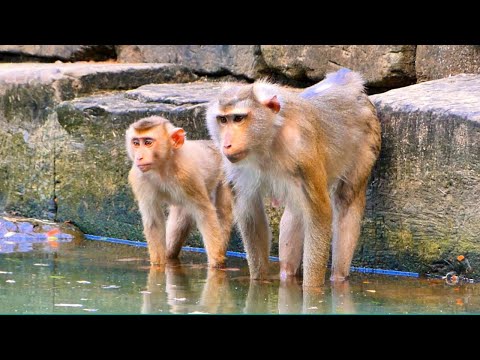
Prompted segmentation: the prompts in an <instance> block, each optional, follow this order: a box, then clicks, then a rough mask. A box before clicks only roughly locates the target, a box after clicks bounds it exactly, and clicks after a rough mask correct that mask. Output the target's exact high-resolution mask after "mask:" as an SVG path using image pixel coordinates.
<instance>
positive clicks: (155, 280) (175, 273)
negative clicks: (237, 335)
mask: <svg viewBox="0 0 480 360" xmlns="http://www.w3.org/2000/svg"><path fill="white" fill-rule="evenodd" d="M194 267H195V266H194ZM200 267H203V266H200ZM191 268H192V266H191V265H182V264H181V263H180V262H170V263H169V264H167V265H165V266H152V267H150V270H149V272H148V277H147V286H146V289H147V290H146V291H144V292H143V303H142V307H141V313H142V314H155V313H163V312H168V313H173V314H188V313H208V314H230V313H235V305H234V304H235V301H234V299H233V298H232V294H231V291H230V284H229V280H228V274H227V272H226V271H224V270H218V269H211V268H208V269H207V271H206V273H207V277H206V279H205V281H204V282H199V281H198V280H197V279H195V278H194V279H192V278H191V276H189V272H191ZM197 268H198V267H197ZM205 268H206V266H205ZM190 275H191V274H190ZM199 283H203V287H202V289H201V291H200V292H199V291H197V289H196V287H197V286H196V285H198V284H199ZM192 295H198V296H192Z"/></svg>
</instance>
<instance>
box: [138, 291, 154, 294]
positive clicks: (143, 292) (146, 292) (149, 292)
mask: <svg viewBox="0 0 480 360" xmlns="http://www.w3.org/2000/svg"><path fill="white" fill-rule="evenodd" d="M151 293H152V292H151V291H140V294H151Z"/></svg>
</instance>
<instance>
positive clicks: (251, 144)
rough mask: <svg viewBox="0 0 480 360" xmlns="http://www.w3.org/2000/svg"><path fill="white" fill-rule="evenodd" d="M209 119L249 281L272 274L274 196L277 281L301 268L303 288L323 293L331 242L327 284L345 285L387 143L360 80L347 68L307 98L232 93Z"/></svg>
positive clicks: (267, 90)
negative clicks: (268, 208)
mask: <svg viewBox="0 0 480 360" xmlns="http://www.w3.org/2000/svg"><path fill="white" fill-rule="evenodd" d="M206 117H207V119H206V121H207V127H208V130H209V133H210V136H211V138H212V139H213V141H214V142H215V145H216V146H217V147H218V148H219V149H220V150H221V151H222V154H223V159H224V168H225V172H226V176H227V179H228V181H230V182H231V183H232V184H233V190H234V193H235V199H234V214H235V218H236V222H237V224H238V227H239V230H240V233H241V236H242V239H243V242H244V245H245V249H246V252H247V260H248V265H249V269H250V276H251V278H253V279H262V278H265V277H266V276H267V272H268V255H269V252H270V238H271V233H270V230H269V224H268V220H267V217H266V215H265V210H264V204H263V196H265V195H269V196H270V197H271V199H272V203H275V204H278V203H280V204H282V205H284V206H285V210H284V213H283V215H282V218H281V222H280V235H279V247H280V248H279V257H280V278H281V279H286V278H287V277H290V276H296V275H299V274H300V270H301V264H302V262H303V287H304V288H308V287H319V286H321V285H323V284H324V282H325V275H326V270H327V265H328V259H329V255H330V244H331V243H332V267H331V277H330V280H332V281H343V280H345V279H346V278H347V277H348V275H349V272H350V264H351V261H352V257H353V253H354V250H355V247H356V244H357V241H358V237H359V234H360V225H361V220H362V217H363V212H364V208H365V196H366V189H367V184H368V179H369V176H370V173H371V170H372V167H373V165H374V163H375V161H376V159H377V157H378V154H379V152H380V143H381V138H380V123H379V120H378V118H377V115H376V110H375V107H374V105H373V104H372V103H371V102H370V101H369V99H368V97H367V95H366V94H365V93H364V82H363V80H362V77H361V76H360V75H359V74H358V73H355V72H352V71H350V70H348V69H341V70H339V71H337V72H336V73H332V74H328V75H327V77H326V79H325V80H323V81H321V82H320V83H318V84H316V85H313V86H311V87H309V88H307V89H305V90H304V91H301V92H298V91H295V90H292V89H288V88H286V87H282V86H278V85H275V84H271V83H268V82H266V81H258V82H255V83H254V84H248V85H243V84H242V85H239V84H231V85H227V86H226V87H225V88H224V89H223V90H222V91H221V92H220V94H219V96H218V97H217V98H216V99H214V100H212V101H211V103H210V104H209V107H208V110H207V116H206ZM331 240H332V241H331Z"/></svg>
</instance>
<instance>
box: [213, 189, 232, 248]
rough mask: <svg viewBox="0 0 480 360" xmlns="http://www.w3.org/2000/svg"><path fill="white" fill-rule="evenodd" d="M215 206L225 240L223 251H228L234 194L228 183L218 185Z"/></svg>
mask: <svg viewBox="0 0 480 360" xmlns="http://www.w3.org/2000/svg"><path fill="white" fill-rule="evenodd" d="M215 206H216V208H217V216H218V221H219V223H220V227H221V231H222V238H223V241H224V250H223V251H224V252H225V253H226V251H227V247H228V243H229V241H230V235H231V232H232V225H233V208H232V207H233V195H232V191H231V190H230V187H229V186H228V185H227V184H223V183H220V184H219V185H218V187H217V192H216V196H215Z"/></svg>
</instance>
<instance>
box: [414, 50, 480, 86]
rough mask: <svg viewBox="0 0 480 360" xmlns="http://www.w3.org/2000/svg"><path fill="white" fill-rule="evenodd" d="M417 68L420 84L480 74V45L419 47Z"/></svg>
mask: <svg viewBox="0 0 480 360" xmlns="http://www.w3.org/2000/svg"><path fill="white" fill-rule="evenodd" d="M415 66H416V72H417V80H418V82H422V81H428V80H435V79H442V78H445V77H449V76H452V75H457V74H461V73H470V74H480V45H418V46H417V56H416V59H415Z"/></svg>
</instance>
